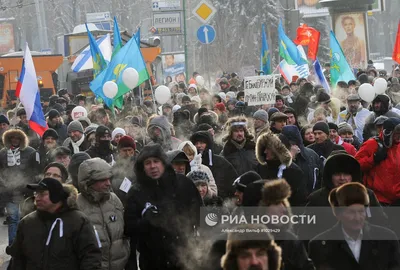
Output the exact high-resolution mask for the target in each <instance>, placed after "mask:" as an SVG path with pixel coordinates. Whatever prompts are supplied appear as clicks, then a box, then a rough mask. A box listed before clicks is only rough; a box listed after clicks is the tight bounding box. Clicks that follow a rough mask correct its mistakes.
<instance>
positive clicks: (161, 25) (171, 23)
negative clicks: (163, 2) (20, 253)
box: [153, 11, 183, 35]
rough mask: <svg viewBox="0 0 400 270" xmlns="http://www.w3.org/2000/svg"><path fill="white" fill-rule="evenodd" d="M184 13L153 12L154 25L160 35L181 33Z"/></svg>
mask: <svg viewBox="0 0 400 270" xmlns="http://www.w3.org/2000/svg"><path fill="white" fill-rule="evenodd" d="M182 18H183V13H182V12H181V11H174V12H159V13H155V12H153V27H154V28H156V29H157V32H158V33H157V34H158V35H181V34H183V26H182V21H183V20H182Z"/></svg>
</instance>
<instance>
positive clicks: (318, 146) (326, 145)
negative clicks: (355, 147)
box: [307, 139, 345, 159]
mask: <svg viewBox="0 0 400 270" xmlns="http://www.w3.org/2000/svg"><path fill="white" fill-rule="evenodd" d="M307 147H308V148H310V149H312V150H314V152H315V153H317V154H318V156H320V157H323V158H325V159H326V158H328V157H329V155H330V154H331V153H332V151H337V150H345V149H344V147H343V146H341V145H337V144H334V143H333V142H332V141H331V140H329V139H328V140H326V141H325V142H323V143H313V144H310V145H309V146H307Z"/></svg>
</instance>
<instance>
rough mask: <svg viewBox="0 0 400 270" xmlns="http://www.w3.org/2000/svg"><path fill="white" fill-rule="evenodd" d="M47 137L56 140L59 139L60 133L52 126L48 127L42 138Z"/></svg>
mask: <svg viewBox="0 0 400 270" xmlns="http://www.w3.org/2000/svg"><path fill="white" fill-rule="evenodd" d="M47 137H53V138H54V139H55V140H58V133H57V131H55V130H54V129H52V128H49V129H47V130H46V131H45V132H44V133H43V136H42V140H43V141H44V140H45V139H46V138H47Z"/></svg>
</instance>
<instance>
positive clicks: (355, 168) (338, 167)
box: [323, 153, 362, 189]
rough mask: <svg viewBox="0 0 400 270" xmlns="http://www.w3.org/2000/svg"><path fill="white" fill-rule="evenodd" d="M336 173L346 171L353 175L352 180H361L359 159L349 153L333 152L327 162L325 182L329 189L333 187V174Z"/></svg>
mask: <svg viewBox="0 0 400 270" xmlns="http://www.w3.org/2000/svg"><path fill="white" fill-rule="evenodd" d="M335 173H346V174H350V175H351V177H352V182H361V181H362V176H361V167H360V163H358V161H357V160H356V159H355V158H354V157H352V156H350V155H349V154H347V153H337V154H331V156H329V157H328V159H327V160H326V162H325V166H324V171H323V182H324V186H325V187H326V188H327V189H333V188H334V186H333V183H332V176H333V175H334V174H335Z"/></svg>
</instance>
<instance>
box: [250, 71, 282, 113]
mask: <svg viewBox="0 0 400 270" xmlns="http://www.w3.org/2000/svg"><path fill="white" fill-rule="evenodd" d="M275 96H276V90H275V76H271V75H263V76H254V77H245V78H244V101H245V102H247V105H248V106H255V105H264V104H274V103H275Z"/></svg>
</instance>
